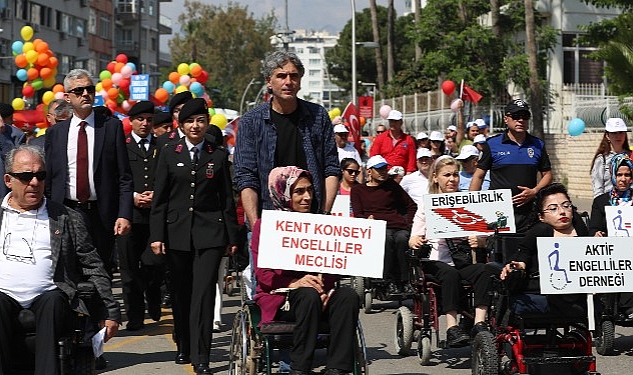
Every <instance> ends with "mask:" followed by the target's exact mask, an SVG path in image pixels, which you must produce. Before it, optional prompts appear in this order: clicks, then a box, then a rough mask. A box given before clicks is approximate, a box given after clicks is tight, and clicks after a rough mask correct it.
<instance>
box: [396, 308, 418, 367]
mask: <svg viewBox="0 0 633 375" xmlns="http://www.w3.org/2000/svg"><path fill="white" fill-rule="evenodd" d="M395 333H396V335H395V337H394V346H395V347H396V351H397V352H398V354H400V355H402V356H408V355H409V354H410V352H411V343H412V342H413V314H412V313H411V310H409V308H408V307H406V306H400V308H399V309H398V311H396V330H395Z"/></svg>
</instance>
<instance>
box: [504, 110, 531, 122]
mask: <svg viewBox="0 0 633 375" xmlns="http://www.w3.org/2000/svg"><path fill="white" fill-rule="evenodd" d="M508 116H509V117H511V118H512V119H513V120H514V121H518V120H529V119H530V117H532V116H530V112H517V113H512V114H510V115H508Z"/></svg>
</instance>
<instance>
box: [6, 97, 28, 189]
mask: <svg viewBox="0 0 633 375" xmlns="http://www.w3.org/2000/svg"><path fill="white" fill-rule="evenodd" d="M25 141H26V137H25V135H24V133H23V132H22V130H20V129H18V128H16V127H15V126H13V107H11V106H10V105H9V104H6V103H0V173H4V159H5V157H6V155H7V154H8V153H9V151H11V150H12V149H13V148H15V146H18V145H21V144H23V143H24V142H25ZM8 192H9V189H8V188H7V187H6V186H5V185H4V184H0V196H2V197H4V196H5V195H7V193H8Z"/></svg>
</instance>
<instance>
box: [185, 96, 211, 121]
mask: <svg viewBox="0 0 633 375" xmlns="http://www.w3.org/2000/svg"><path fill="white" fill-rule="evenodd" d="M195 115H207V116H209V109H208V108H207V101H206V100H204V99H202V98H195V99H192V100H190V101H188V102H186V103H185V105H183V106H182V108H180V112H179V113H178V122H179V123H181V124H182V123H183V122H185V120H186V119H188V118H189V117H191V116H195Z"/></svg>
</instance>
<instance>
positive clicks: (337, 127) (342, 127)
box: [334, 124, 349, 133]
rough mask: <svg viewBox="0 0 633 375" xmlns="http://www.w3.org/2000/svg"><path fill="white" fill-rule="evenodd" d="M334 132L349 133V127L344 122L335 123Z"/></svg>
mask: <svg viewBox="0 0 633 375" xmlns="http://www.w3.org/2000/svg"><path fill="white" fill-rule="evenodd" d="M334 133H349V129H348V128H347V126H345V125H343V124H338V125H334Z"/></svg>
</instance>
